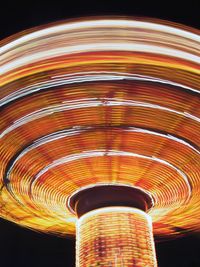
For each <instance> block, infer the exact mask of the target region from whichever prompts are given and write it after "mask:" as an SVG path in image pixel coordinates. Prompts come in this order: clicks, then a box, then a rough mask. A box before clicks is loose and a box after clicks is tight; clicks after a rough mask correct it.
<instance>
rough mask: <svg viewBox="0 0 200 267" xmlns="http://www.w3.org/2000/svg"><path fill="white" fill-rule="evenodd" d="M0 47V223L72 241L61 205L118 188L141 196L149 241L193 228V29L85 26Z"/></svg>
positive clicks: (198, 208) (27, 35)
mask: <svg viewBox="0 0 200 267" xmlns="http://www.w3.org/2000/svg"><path fill="white" fill-rule="evenodd" d="M1 45H2V46H1V48H0V51H1V56H0V61H1V70H0V71H1V78H0V86H1V90H0V105H1V116H0V131H1V132H0V185H1V194H0V203H1V209H0V214H1V217H3V218H5V219H7V220H10V221H13V222H15V223H17V224H20V225H22V226H25V227H29V228H32V229H34V230H38V231H43V232H48V233H53V234H56V235H66V234H68V235H73V234H75V222H76V220H77V219H76V216H75V215H74V214H73V212H72V211H71V210H70V209H69V207H68V204H67V203H68V199H69V197H70V196H71V195H72V194H73V193H74V192H75V191H77V190H79V189H81V188H84V187H87V186H94V185H100V184H123V185H129V186H133V187H136V188H141V189H142V190H144V191H145V192H147V193H148V194H149V195H151V197H152V199H153V202H154V205H153V207H152V208H151V210H150V211H149V215H150V216H151V217H152V220H153V227H154V234H155V235H156V236H158V237H170V236H176V235H180V234H183V233H185V232H187V231H190V230H191V231H197V230H199V218H200V205H199V194H200V163H199V162H200V149H199V144H200V87H199V84H200V76H199V74H200V67H199V62H200V57H199V56H200V52H199V51H200V37H199V32H198V31H196V30H194V29H190V28H186V27H183V26H180V25H176V24H169V23H166V22H163V21H152V20H151V21H150V20H149V21H148V20H146V21H140V20H139V19H138V20H137V19H136V20H130V19H124V18H112V19H107V18H103V19H102V18H91V19H89V20H77V21H67V22H60V23H58V24H53V25H48V26H45V27H41V28H37V29H34V30H30V31H27V32H22V33H20V34H17V35H15V36H13V37H10V38H8V39H6V40H3V41H2V42H1Z"/></svg>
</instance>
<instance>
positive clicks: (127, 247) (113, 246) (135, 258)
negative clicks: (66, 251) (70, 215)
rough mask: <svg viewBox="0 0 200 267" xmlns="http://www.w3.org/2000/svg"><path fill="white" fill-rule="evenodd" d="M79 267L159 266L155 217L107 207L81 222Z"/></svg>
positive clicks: (77, 245)
mask: <svg viewBox="0 0 200 267" xmlns="http://www.w3.org/2000/svg"><path fill="white" fill-rule="evenodd" d="M76 253H77V254H76V267H97V266H102V267H147V266H148V267H156V266H157V262H156V255H155V247H154V240H153V233H152V223H151V218H150V216H149V215H148V214H146V213H145V212H144V211H141V210H139V209H136V208H128V207H105V208H100V209H96V210H93V211H90V212H88V213H86V214H84V215H82V216H81V217H80V218H79V220H78V223H77V243H76Z"/></svg>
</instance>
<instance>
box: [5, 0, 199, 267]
mask: <svg viewBox="0 0 200 267" xmlns="http://www.w3.org/2000/svg"><path fill="white" fill-rule="evenodd" d="M0 9H1V12H0V39H3V38H4V37H7V36H9V35H11V34H14V33H17V32H18V31H21V30H25V29H27V28H30V27H34V26H38V25H40V24H45V23H49V22H53V21H57V20H63V19H67V18H75V17H80V16H81V17H83V16H90V15H108V16H109V15H131V16H147V17H155V18H160V19H165V20H171V21H174V22H178V23H182V24H185V25H188V26H192V27H195V28H198V29H200V2H199V1H191V0H190V1H184V0H183V1H175V0H174V1H173V4H170V3H167V1H165V2H163V1H160V2H159V3H156V2H153V1H146V2H144V1H140V0H138V1H134V0H131V1H129V2H128V1H125V0H122V1H118V0H115V1H112V0H107V1H103V0H99V1H98V0H96V1H95V0H94V1H91V2H88V1H75V0H71V1H69V0H64V1H58V0H55V1H43V0H41V1H40V2H37V1H24V3H23V2H20V1H10V0H7V1H6V0H4V1H3V2H1V7H0ZM199 244H200V235H197V234H196V235H195V234H193V235H192V234H189V235H187V236H186V237H184V238H179V239H176V240H171V241H166V242H162V243H157V244H156V251H157V258H158V264H159V267H200V249H199V248H200V245H199ZM0 257H1V258H0V267H16V266H17V267H18V266H20V267H47V266H48V267H64V266H65V267H72V266H73V267H74V266H75V260H74V259H75V242H74V240H69V239H63V238H58V237H54V236H49V235H45V234H40V233H36V232H33V231H30V230H27V229H24V228H21V227H19V226H16V225H15V224H13V223H10V222H7V221H4V220H3V219H0Z"/></svg>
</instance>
